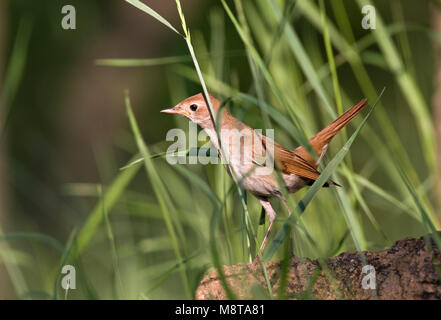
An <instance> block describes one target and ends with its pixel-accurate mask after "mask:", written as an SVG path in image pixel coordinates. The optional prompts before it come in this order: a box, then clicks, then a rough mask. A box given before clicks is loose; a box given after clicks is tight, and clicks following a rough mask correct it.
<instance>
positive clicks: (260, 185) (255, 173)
mask: <svg viewBox="0 0 441 320" xmlns="http://www.w3.org/2000/svg"><path fill="white" fill-rule="evenodd" d="M210 100H211V103H212V106H213V109H214V112H215V113H216V115H217V116H220V117H221V122H220V128H219V129H220V130H219V132H220V133H221V140H220V141H221V148H220V147H219V142H218V141H219V140H218V136H217V133H216V130H215V128H214V126H213V122H212V119H211V116H210V113H209V109H208V107H207V105H206V103H205V100H204V97H203V95H202V94H197V95H194V96H192V97H189V98H187V99H185V100H184V101H182V102H180V103H179V104H177V105H176V106H175V107H173V108H170V109H165V110H162V111H161V112H164V113H174V114H179V115H183V116H185V117H187V118H188V119H189V120H191V121H193V122H194V123H196V124H198V125H199V126H200V127H201V128H202V129H203V130H204V131H205V132H206V133H207V135H208V136H209V137H210V140H211V142H212V143H213V144H214V146H215V147H216V148H217V150H218V153H219V155H220V156H221V157H222V155H223V152H222V151H225V153H227V155H226V157H225V158H227V159H228V160H229V163H230V164H231V167H232V168H233V170H234V174H235V176H236V177H237V178H238V179H240V180H241V181H242V183H243V186H244V188H245V189H247V190H248V191H250V192H251V193H252V194H253V195H255V196H256V197H257V198H258V199H259V201H260V203H261V204H262V206H263V208H264V209H265V211H266V213H267V215H268V219H269V226H268V229H267V231H266V234H265V237H264V239H263V241H262V244H261V246H260V251H261V253H263V249H264V248H265V243H266V241H267V238H268V235H269V233H270V231H271V228H272V227H273V223H274V220H275V218H276V212H275V211H274V209H273V208H272V206H271V203H270V202H269V198H272V197H278V198H280V199H281V200H282V202H283V204H284V205H285V206H286V208H287V209H288V212H289V208H288V206H287V205H286V200H285V198H284V197H283V195H282V192H281V191H280V188H279V185H278V183H277V179H276V177H275V176H274V175H273V174H272V172H271V170H270V171H268V166H265V167H264V166H263V165H262V161H261V160H262V157H265V156H266V159H268V157H269V158H270V159H273V160H274V161H273V163H274V164H275V167H276V168H277V169H278V170H280V172H281V174H282V178H283V180H284V183H285V187H286V189H287V190H288V192H289V193H294V192H296V191H298V190H299V189H301V188H303V187H304V186H307V185H312V183H313V182H314V181H315V180H316V179H317V178H318V177H319V176H320V172H319V171H317V167H318V164H319V163H320V160H321V159H322V157H323V155H324V154H325V153H326V149H327V147H328V143H329V141H330V140H331V139H332V138H333V137H334V136H335V135H336V134H337V133H338V132H339V131H340V130H341V129H342V128H343V127H344V126H345V125H346V124H347V123H348V122H349V121H351V120H352V119H353V118H354V117H355V116H356V115H357V114H358V113H359V112H360V111H361V110H362V109H363V108H364V107H366V106H367V102H366V99H363V100H361V101H360V102H359V103H357V104H356V105H354V106H352V107H351V108H350V109H348V110H347V111H346V112H345V113H343V114H342V115H341V116H340V117H338V118H337V119H336V120H334V121H333V122H332V123H331V124H329V125H328V126H327V127H326V128H324V129H323V130H321V131H320V132H319V133H317V134H316V135H315V136H314V137H312V138H311V139H310V140H309V144H310V145H311V147H312V149H313V150H314V151H315V152H316V154H317V160H316V159H315V157H313V156H312V155H311V154H310V153H309V152H308V151H307V150H306V148H305V147H304V146H300V147H298V148H296V149H294V150H288V149H286V148H284V147H282V146H281V145H279V144H278V143H276V142H274V141H273V140H272V139H270V138H268V137H266V136H264V135H262V134H261V133H260V132H258V131H257V130H254V129H252V128H250V127H249V126H247V125H246V124H244V123H243V122H241V121H239V120H238V119H236V118H235V117H233V116H232V115H231V114H230V113H229V112H228V110H226V109H225V108H223V109H222V112H221V113H220V114H219V113H218V111H219V109H220V106H221V103H220V101H219V100H217V99H216V98H214V97H212V96H211V95H210ZM271 150H273V151H271ZM227 151H228V152H227ZM265 169H266V171H265ZM229 174H230V175H231V172H229ZM329 185H337V186H338V184H336V183H335V182H333V181H328V182H327V183H326V184H325V185H324V186H325V187H326V186H329ZM289 213H290V214H291V212H289Z"/></svg>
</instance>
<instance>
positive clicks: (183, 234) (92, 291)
mask: <svg viewBox="0 0 441 320" xmlns="http://www.w3.org/2000/svg"><path fill="white" fill-rule="evenodd" d="M126 1H127V2H128V3H130V4H131V5H133V6H134V7H133V8H132V6H130V9H133V10H135V9H136V10H138V9H139V10H141V11H142V12H144V13H145V19H151V18H154V19H156V21H157V22H159V23H160V24H162V25H163V26H165V27H167V30H169V31H172V32H171V35H172V37H173V36H175V35H176V36H177V37H175V38H173V39H172V40H171V41H172V42H173V44H174V45H175V46H177V47H179V48H181V49H182V50H186V51H187V52H188V54H185V55H182V53H180V54H179V55H175V53H173V54H170V56H165V57H147V58H145V59H130V58H124V59H98V60H96V64H97V66H99V67H110V68H142V69H141V70H142V71H143V72H145V73H146V74H148V72H149V69H148V68H150V67H156V66H161V68H162V69H161V70H163V71H164V73H165V74H166V75H167V81H168V84H166V86H167V85H168V88H169V89H168V92H167V95H169V96H170V97H171V98H170V101H171V102H172V103H177V102H178V101H180V100H181V99H183V98H185V97H187V96H190V95H193V94H194V93H195V92H194V91H195V90H196V91H197V92H203V93H204V97H205V99H206V102H207V104H208V105H209V108H210V111H211V116H212V121H214V123H215V124H216V125H217V124H218V121H219V119H216V117H215V115H214V114H213V109H212V105H211V101H210V99H209V95H208V93H210V94H213V95H214V96H216V97H218V98H219V99H221V100H222V101H223V102H224V103H225V107H229V108H230V109H231V111H232V113H233V114H234V115H236V116H237V117H239V118H241V119H243V120H244V121H245V122H246V123H248V124H250V125H252V126H254V127H262V128H274V129H275V132H276V140H277V141H278V142H280V143H281V144H283V145H286V146H291V147H292V148H294V147H296V146H298V145H304V146H305V147H306V148H310V146H309V144H308V138H309V137H311V136H312V135H313V134H314V133H315V132H317V130H319V129H320V128H322V127H323V126H324V125H326V124H328V123H329V122H331V121H332V120H333V119H335V117H337V115H338V114H341V113H342V112H344V110H346V109H347V108H349V107H350V106H351V105H353V104H354V103H356V102H358V101H359V100H360V99H361V98H362V97H363V96H366V97H367V98H368V100H369V102H370V104H371V107H370V109H369V110H368V111H366V112H363V114H361V115H359V116H358V117H357V118H356V119H354V120H353V121H352V122H351V124H350V125H348V126H347V128H346V129H345V130H343V131H342V133H340V134H339V135H338V136H337V137H336V138H335V139H334V140H333V141H332V143H331V146H330V149H329V151H328V154H327V156H326V157H325V160H324V162H323V163H322V166H321V172H322V175H321V176H320V178H319V179H318V180H317V181H316V182H315V183H314V184H313V185H312V186H311V187H309V188H305V189H304V190H302V191H300V192H298V193H297V194H295V195H287V194H286V195H285V196H286V198H287V199H288V205H289V207H290V209H291V211H292V212H293V214H292V215H291V216H290V217H289V218H287V212H286V210H285V209H284V208H283V206H282V205H280V204H279V203H278V202H277V201H274V202H273V205H274V207H275V209H276V211H277V212H278V213H279V214H278V217H277V219H276V224H275V227H274V228H273V233H272V235H271V237H270V241H269V242H268V244H267V247H266V251H265V253H264V260H265V261H267V260H269V259H282V260H283V264H282V266H283V268H282V271H281V278H282V281H281V283H282V284H281V286H280V287H279V290H278V291H277V292H276V291H274V288H271V285H270V279H269V278H268V274H267V272H266V269H265V267H264V265H262V266H263V267H264V268H263V276H264V278H265V280H266V281H265V283H264V284H263V285H262V286H261V287H259V288H255V289H254V291H253V292H254V293H255V297H256V298H265V299H273V298H276V297H284V295H285V292H284V290H285V288H286V286H287V278H286V277H287V272H288V263H287V261H288V258H289V237H288V235H289V234H290V233H291V234H292V235H293V238H294V250H295V253H296V255H297V256H299V257H301V258H303V257H308V258H317V259H319V262H320V267H321V268H322V269H323V270H325V271H326V272H327V276H328V277H329V279H330V280H331V281H332V275H331V274H330V273H329V272H328V270H327V269H326V264H325V263H324V259H325V258H327V257H330V256H334V255H337V254H339V253H341V252H343V251H360V252H361V251H364V250H374V249H379V248H386V247H388V246H390V245H391V244H392V242H393V241H394V240H397V237H404V236H407V235H410V236H417V235H423V234H427V233H433V232H434V231H435V230H437V229H439V228H440V223H441V219H440V216H439V215H437V214H436V212H437V207H436V202H435V201H434V197H433V193H432V190H433V188H434V181H435V180H436V174H437V171H436V166H435V164H436V157H435V152H434V150H435V148H434V143H435V131H434V127H433V125H432V122H431V118H430V109H429V107H428V104H429V103H428V99H427V97H426V96H424V94H423V90H422V88H420V86H419V83H418V79H417V74H416V70H417V69H416V68H415V65H414V64H415V62H414V59H416V58H415V55H414V54H415V51H416V50H417V48H415V47H414V46H415V45H414V43H413V40H412V39H413V38H411V37H410V36H409V32H410V31H412V32H416V33H418V34H422V35H424V36H425V37H427V38H428V39H431V41H434V42H437V43H441V40H440V39H441V37H440V36H439V35H437V34H434V32H433V31H432V30H429V29H427V28H425V27H422V26H418V25H414V24H411V23H410V24H409V25H404V22H405V21H406V17H405V15H406V12H405V11H404V10H403V11H402V12H401V11H399V12H400V13H399V14H398V15H396V16H394V20H393V22H392V23H391V22H390V21H389V20H387V18H386V17H383V16H382V12H379V11H377V29H376V30H374V31H372V32H363V33H360V30H358V29H356V28H359V23H358V22H357V25H356V24H355V23H354V19H350V12H353V10H356V11H357V12H358V11H360V10H361V9H360V8H361V7H362V6H363V5H365V4H369V3H371V2H370V1H367V0H358V1H357V2H356V3H351V4H348V3H347V2H343V1H340V0H335V1H334V0H333V1H332V2H328V1H323V0H319V1H309V0H298V1H295V2H293V1H275V0H261V1H256V2H254V1H241V0H234V1H224V0H222V1H220V2H219V3H218V4H217V5H216V6H213V7H212V8H211V7H210V8H209V11H208V12H207V13H208V14H207V15H205V16H206V17H207V19H206V21H205V20H204V29H209V30H203V31H205V32H202V31H201V30H198V29H197V28H195V27H194V22H193V21H189V20H186V17H185V10H186V7H181V3H180V1H179V0H177V1H176V9H177V16H179V19H180V22H181V28H182V31H178V29H179V28H177V27H175V26H173V24H172V23H171V22H170V21H168V17H163V16H161V15H159V13H157V12H156V11H155V10H153V8H151V7H149V6H148V5H147V4H145V3H142V2H141V1H137V0H126ZM182 5H185V2H183V3H182ZM351 6H352V7H351ZM354 8H355V9H354ZM395 9H397V8H395ZM349 10H352V11H349ZM397 10H398V9H397ZM400 10H401V9H400ZM187 19H188V17H187ZM170 20H171V19H170ZM207 21H208V22H207ZM206 23H207V25H205V24H206ZM25 26H26V24H24V26H22V28H21V29H20V30H21V31H20V32H19V34H18V35H17V40H16V48H19V49H17V50H15V49H14V50H13V53H12V56H11V58H10V67H9V68H8V73H7V75H8V76H7V79H8V80H7V81H6V82H5V86H4V88H5V89H4V90H2V97H3V101H6V102H7V103H6V105H7V108H12V107H13V106H12V105H13V96H14V94H15V92H16V90H17V86H18V83H19V80H20V78H21V74H22V72H23V70H22V69H23V68H24V66H25V60H26V58H25V54H24V53H25V51H26V41H27V40H26V39H28V38H27V37H29V35H27V34H26V32H25V31H26V30H25V31H23V28H25ZM207 37H208V38H207ZM397 43H398V44H397ZM237 47H239V49H238V48H237ZM14 48H15V47H14ZM238 61H239V62H238ZM128 70H129V72H130V70H132V69H128ZM381 79H387V81H386V80H385V81H380V80H381ZM385 86H386V87H387V90H386V91H384V89H383V88H384V87H385ZM189 88H191V89H189ZM194 88H196V89H195V90H194ZM393 94H395V95H396V96H398V97H399V99H398V98H395V97H394V96H393ZM380 98H381V99H380ZM123 103H124V104H125V108H126V111H127V115H128V119H127V125H128V126H129V128H130V129H129V130H126V132H124V139H122V140H121V141H123V142H120V143H119V146H118V147H119V148H120V149H122V150H123V152H124V154H125V156H126V158H125V161H124V162H121V158H118V160H115V157H112V156H111V155H109V154H107V153H106V154H104V155H100V158H104V159H107V158H111V159H109V160H108V161H109V162H114V167H115V168H116V169H115V170H112V169H109V170H105V167H107V166H106V165H105V164H103V163H102V162H98V164H97V165H98V166H99V167H100V173H102V174H101V180H102V181H98V182H93V183H91V184H83V183H82V184H71V185H69V186H68V187H66V188H65V189H64V191H65V192H66V193H68V194H70V195H71V196H75V197H87V198H88V200H90V201H89V203H88V205H89V206H90V202H93V206H91V208H89V207H86V209H84V212H87V214H86V213H85V214H84V216H83V217H82V218H83V220H82V223H81V224H80V225H78V226H77V227H76V228H73V227H72V226H71V225H69V224H66V225H67V226H69V227H68V229H69V230H71V232H70V236H69V237H68V239H67V241H66V243H65V244H62V243H61V242H60V241H58V240H56V239H54V238H53V237H51V236H50V235H45V234H41V233H39V232H16V233H9V234H2V233H1V232H0V246H2V248H3V250H2V251H1V252H0V259H1V261H4V263H5V265H6V266H7V271H8V274H9V276H10V278H11V282H12V283H13V285H14V288H15V291H16V295H17V296H19V297H29V298H37V297H44V298H49V297H51V298H55V299H63V298H67V299H75V298H90V299H93V298H119V299H129V298H134V299H155V298H156V299H157V298H159V299H165V298H172V299H173V298H186V299H192V298H194V295H195V290H196V287H197V285H198V284H199V282H200V280H201V278H202V277H203V275H204V274H206V273H207V272H209V271H210V270H213V269H217V271H218V272H219V274H220V280H221V283H222V285H223V286H224V287H225V290H226V293H227V295H228V297H229V298H235V297H236V296H237V293H236V292H234V290H233V289H232V288H230V287H229V286H228V283H227V281H226V278H225V275H224V274H223V270H222V265H224V264H227V265H232V264H237V263H240V262H250V261H251V260H252V259H253V258H254V257H255V256H256V254H258V252H257V251H258V248H259V245H260V242H261V241H262V239H263V236H264V234H265V230H266V227H267V221H265V222H266V223H264V224H263V225H261V224H260V223H259V222H260V217H261V207H260V204H259V202H258V201H257V199H255V198H254V197H253V196H252V195H250V194H248V193H247V192H246V191H245V190H244V189H243V188H242V186H241V181H240V180H239V179H237V177H235V176H234V175H233V178H232V179H231V178H230V177H229V176H228V174H227V173H226V170H225V168H224V167H223V166H222V165H206V166H203V165H174V166H172V165H169V164H168V163H167V162H166V161H165V156H166V154H167V147H168V144H169V143H168V142H165V141H161V142H158V143H156V144H153V143H147V142H146V141H150V137H148V136H147V135H146V134H145V132H146V131H144V130H145V129H146V128H147V127H152V126H154V125H155V123H151V122H150V119H149V118H145V119H143V118H141V112H140V110H141V108H142V105H134V106H133V108H132V105H131V101H130V96H129V93H128V91H126V92H125V93H123V92H121V105H123ZM398 103H399V104H400V110H399V112H400V113H406V114H407V115H409V118H410V120H409V121H411V122H410V123H408V126H411V127H412V130H413V131H415V136H416V138H415V141H413V142H412V141H410V142H408V141H406V140H405V138H404V137H402V134H403V131H402V130H400V128H399V126H397V123H396V121H395V120H396V119H395V118H394V117H393V116H392V115H393V112H394V111H393V110H394V106H395V105H396V104H398ZM158 111H159V110H158ZM138 112H139V114H138ZM168 117H169V121H170V122H169V126H170V128H174V127H178V128H181V129H184V130H186V129H187V128H188V126H187V122H186V121H185V120H183V119H178V118H175V117H172V116H168ZM172 119H173V120H172ZM171 121H175V122H174V123H171ZM163 140H165V139H163ZM201 145H202V143H201ZM221 145H222V141H221ZM198 147H200V146H198ZM118 151H121V150H118ZM192 151H193V150H191V149H187V151H186V153H187V155H188V154H191V153H192ZM415 153H418V154H420V155H421V157H419V158H417V157H415ZM110 154H111V153H110ZM109 167H112V165H109ZM144 169H145V170H144ZM101 171H102V172H101ZM108 171H109V172H110V174H109V172H108ZM109 175H110V176H111V177H112V178H111V179H106V177H108V176H109ZM276 177H277V179H278V180H279V181H280V177H279V176H277V175H276ZM329 178H332V179H333V180H335V181H337V182H338V183H339V184H341V185H343V188H326V189H323V188H321V187H322V185H323V184H324V183H325V182H326V181H327V180H328V179H329ZM96 186H99V188H98V190H96ZM391 221H392V222H391ZM434 240H435V242H436V243H437V244H438V245H439V244H440V239H439V237H435V238H434ZM20 243H22V244H28V243H31V244H32V247H31V249H27V248H23V247H19V246H17V248H15V245H16V244H20ZM34 246H36V248H34ZM27 250H32V252H38V253H44V254H43V257H47V260H45V259H43V260H44V262H41V266H39V267H40V268H41V270H40V271H32V272H30V271H29V270H28V269H29V266H28V265H29V262H28V261H29V259H28V256H27V254H28V252H27ZM34 250H35V251H34ZM360 254H361V253H360ZM45 261H50V262H52V263H49V262H47V265H46V263H45ZM65 264H73V265H75V266H76V267H77V268H78V270H77V278H78V283H77V286H78V287H80V288H81V289H79V290H70V291H69V292H64V291H61V288H60V286H59V282H60V280H61V276H62V275H60V270H61V267H62V266H63V265H65ZM38 272H40V274H43V273H44V274H46V276H44V277H41V278H39V280H38V281H36V282H32V284H31V281H30V280H29V279H30V278H31V275H33V274H35V273H37V274H38ZM314 279H315V278H314V277H311V279H308V284H309V285H308V288H309V289H310V288H312V285H313V283H314ZM36 287H37V288H39V289H38V290H31V289H30V288H36ZM336 294H337V295H338V290H337V289H336ZM302 297H304V298H311V297H312V298H313V296H312V293H311V290H307V291H306V292H305V293H304V294H303V295H302Z"/></svg>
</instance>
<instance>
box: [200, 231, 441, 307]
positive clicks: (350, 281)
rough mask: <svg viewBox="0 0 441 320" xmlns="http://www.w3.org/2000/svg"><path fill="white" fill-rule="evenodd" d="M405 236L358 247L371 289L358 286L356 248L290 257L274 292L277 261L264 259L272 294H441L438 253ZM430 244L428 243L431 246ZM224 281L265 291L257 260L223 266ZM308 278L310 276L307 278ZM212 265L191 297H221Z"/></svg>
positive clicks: (244, 292) (245, 292)
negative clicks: (377, 247)
mask: <svg viewBox="0 0 441 320" xmlns="http://www.w3.org/2000/svg"><path fill="white" fill-rule="evenodd" d="M427 239H430V245H429V246H428V245H427V244H426V242H425V240H424V238H423V237H421V238H419V239H413V238H405V239H403V240H400V241H397V242H396V243H395V244H394V245H393V246H392V247H391V248H390V249H387V250H382V251H377V252H370V251H367V252H363V255H364V257H365V259H366V263H367V264H369V265H372V266H373V267H374V268H375V276H376V289H375V290H372V289H363V287H362V279H363V278H364V277H365V276H366V273H363V272H362V268H363V265H364V264H363V262H362V258H361V254H360V253H358V252H344V253H342V254H340V255H339V256H336V257H332V258H329V259H327V260H323V262H322V263H321V264H320V262H319V261H318V260H310V259H299V258H296V259H295V260H294V259H292V260H291V261H290V263H289V270H288V274H287V282H286V288H285V290H284V293H283V294H282V295H280V291H281V290H280V285H281V284H280V282H281V281H280V278H281V273H282V271H281V266H282V263H283V261H269V262H267V263H266V264H265V265H266V268H267V271H268V278H269V280H270V283H271V286H272V291H273V294H274V295H275V297H276V298H288V299H297V298H304V297H308V298H316V299H375V298H378V299H441V281H440V277H441V257H440V251H439V249H438V248H437V247H436V245H435V243H434V241H433V240H432V239H431V238H430V237H428V238H427ZM432 248H433V249H432ZM223 273H224V275H225V279H226V282H227V283H228V285H229V287H230V288H231V291H232V292H233V294H234V295H235V297H237V298H239V299H252V298H256V296H255V295H254V294H253V290H254V292H255V289H256V288H258V287H259V286H260V288H262V289H263V290H264V291H266V292H268V289H267V286H266V282H265V278H264V275H263V272H262V269H261V267H260V266H257V267H253V266H252V265H251V264H244V263H241V264H237V265H233V266H224V267H223ZM311 279H314V280H312V281H311ZM227 298H228V295H227V293H226V291H225V289H224V286H223V285H222V283H221V281H220V279H219V278H218V272H217V270H214V271H212V272H210V273H209V274H207V275H206V276H205V277H204V278H203V279H202V281H201V283H200V284H199V287H198V288H197V290H196V299H227Z"/></svg>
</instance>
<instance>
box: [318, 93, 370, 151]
mask: <svg viewBox="0 0 441 320" xmlns="http://www.w3.org/2000/svg"><path fill="white" fill-rule="evenodd" d="M367 105H368V103H367V99H366V98H364V99H362V100H361V101H360V102H359V103H357V104H356V105H354V106H352V107H351V108H349V109H348V110H346V112H345V113H343V114H342V115H341V116H340V117H338V118H337V119H335V120H334V121H333V122H332V123H331V124H329V125H328V126H327V127H326V128H324V129H323V130H321V131H320V132H319V133H317V134H316V135H315V136H314V137H312V138H311V139H309V143H310V144H311V147H312V148H313V149H314V150H315V152H317V154H318V155H320V154H321V152H322V150H323V148H324V147H325V145H327V144H328V143H329V141H330V140H331V139H332V138H333V137H334V136H335V135H336V134H337V133H339V131H340V130H341V129H343V127H344V126H345V125H347V124H348V123H349V121H351V120H352V119H354V117H355V116H356V115H357V114H358V113H360V111H361V110H363V108H364V107H366V106H367Z"/></svg>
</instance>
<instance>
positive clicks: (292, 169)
mask: <svg viewBox="0 0 441 320" xmlns="http://www.w3.org/2000/svg"><path fill="white" fill-rule="evenodd" d="M261 137H262V144H263V146H264V149H265V150H266V149H267V146H268V145H269V141H267V140H269V139H268V138H267V137H265V136H264V135H262V136H261ZM271 143H274V153H275V155H274V160H275V165H276V166H277V167H278V168H279V169H280V170H282V172H283V173H286V174H296V175H298V176H301V177H303V178H308V179H312V180H316V179H317V178H318V177H319V176H320V172H318V171H317V167H316V166H315V163H313V164H312V163H310V162H309V161H307V160H305V159H304V158H303V157H302V155H301V154H300V153H297V151H296V150H292V151H291V150H288V149H286V148H284V147H282V146H281V145H280V144H278V143H277V142H273V141H271ZM311 158H312V157H311Z"/></svg>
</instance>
